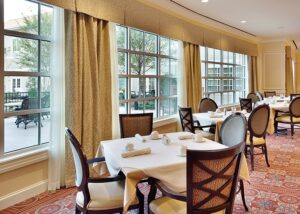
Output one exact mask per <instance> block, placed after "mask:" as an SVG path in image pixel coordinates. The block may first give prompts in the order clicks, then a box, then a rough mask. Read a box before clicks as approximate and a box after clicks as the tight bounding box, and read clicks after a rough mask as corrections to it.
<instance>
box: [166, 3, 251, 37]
mask: <svg viewBox="0 0 300 214" xmlns="http://www.w3.org/2000/svg"><path fill="white" fill-rule="evenodd" d="M170 1H171V2H172V3H174V4H176V5H178V6H180V7H182V8H184V9H186V10H188V11H190V12H192V13H195V14H197V15H199V16H202V17H204V18H207V19H210V20H212V21H214V22H218V23H220V24H222V25H225V26H227V27H230V28H233V29H236V30H238V31H241V32H243V33H246V34H248V35H251V36H254V37H256V35H255V34H252V33H249V32H247V31H244V30H242V29H240V28H237V27H234V26H232V25H229V24H226V23H224V22H221V21H219V20H217V19H214V18H211V17H208V16H206V15H203V14H201V13H198V12H197V11H195V10H192V9H190V8H188V7H186V6H184V5H182V4H180V3H178V2H176V1H174V0H170Z"/></svg>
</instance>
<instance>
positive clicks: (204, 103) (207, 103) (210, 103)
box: [198, 98, 218, 112]
mask: <svg viewBox="0 0 300 214" xmlns="http://www.w3.org/2000/svg"><path fill="white" fill-rule="evenodd" d="M217 108H218V105H217V103H216V102H215V101H214V100H212V99H210V98H203V99H202V100H201V101H200V103H199V107H198V111H199V112H208V111H216V110H217Z"/></svg>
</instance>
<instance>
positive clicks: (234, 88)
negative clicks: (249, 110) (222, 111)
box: [200, 47, 248, 106]
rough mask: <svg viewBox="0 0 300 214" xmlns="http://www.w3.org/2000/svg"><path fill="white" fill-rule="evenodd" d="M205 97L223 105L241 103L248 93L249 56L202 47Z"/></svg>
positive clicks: (203, 91) (203, 90)
mask: <svg viewBox="0 0 300 214" xmlns="http://www.w3.org/2000/svg"><path fill="white" fill-rule="evenodd" d="M200 51H201V54H200V55H201V73H202V93H203V97H209V98H211V99H213V100H215V101H216V103H217V104H218V105H219V106H221V105H232V104H236V103H239V98H240V97H245V96H246V95H247V91H248V61H247V55H243V54H239V53H232V52H228V51H222V50H217V49H213V48H207V47H201V48H200Z"/></svg>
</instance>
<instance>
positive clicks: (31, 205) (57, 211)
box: [0, 130, 300, 214]
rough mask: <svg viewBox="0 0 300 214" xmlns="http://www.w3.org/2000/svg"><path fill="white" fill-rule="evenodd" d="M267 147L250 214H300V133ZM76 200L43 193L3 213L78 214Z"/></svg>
mask: <svg viewBox="0 0 300 214" xmlns="http://www.w3.org/2000/svg"><path fill="white" fill-rule="evenodd" d="M267 144H268V153H269V161H270V164H271V167H270V168H268V167H267V166H266V163H265V160H264V158H263V156H261V155H258V156H256V157H255V171H253V172H251V175H250V177H251V183H250V184H247V183H246V184H245V189H246V200H247V204H248V206H249V208H250V212H249V213H255V214H269V213H277V214H280V213H281V214H283V213H285V214H296V213H300V131H299V130H297V131H296V135H295V136H294V138H293V139H291V137H290V135H288V136H275V135H272V136H269V137H268V138H267ZM249 166H250V165H249ZM144 190H145V192H146V191H147V187H144ZM74 196H75V189H74V188H71V189H64V190H60V191H57V192H55V193H43V194H41V195H39V196H37V197H34V198H31V199H29V200H27V201H24V202H22V203H20V204H17V205H15V206H13V207H10V208H8V209H6V210H2V211H0V213H1V214H12V213H24V214H31V213H35V214H69V213H74ZM234 213H237V214H238V213H245V210H244V207H243V205H242V202H241V199H240V195H238V196H237V197H236V201H235V208H234Z"/></svg>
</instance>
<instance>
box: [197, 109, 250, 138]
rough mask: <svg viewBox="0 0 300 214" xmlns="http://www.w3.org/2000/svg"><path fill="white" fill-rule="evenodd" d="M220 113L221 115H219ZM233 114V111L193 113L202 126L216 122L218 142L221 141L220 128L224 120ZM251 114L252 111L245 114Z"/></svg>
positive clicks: (247, 115)
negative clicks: (212, 114) (212, 113)
mask: <svg viewBox="0 0 300 214" xmlns="http://www.w3.org/2000/svg"><path fill="white" fill-rule="evenodd" d="M219 115H220V117H219ZM229 115H231V112H230V111H228V112H227V113H226V115H225V113H224V112H223V113H221V114H220V113H218V114H216V115H214V116H211V114H210V113H207V112H205V113H195V114H193V117H194V118H195V119H197V120H198V121H199V122H200V124H201V126H208V125H211V124H215V125H216V130H215V141H216V142H218V141H219V132H220V129H221V126H222V123H223V121H224V120H225V119H226V118H227V117H228V116H229ZM249 115H250V113H246V114H245V116H246V118H248V117H249Z"/></svg>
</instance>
